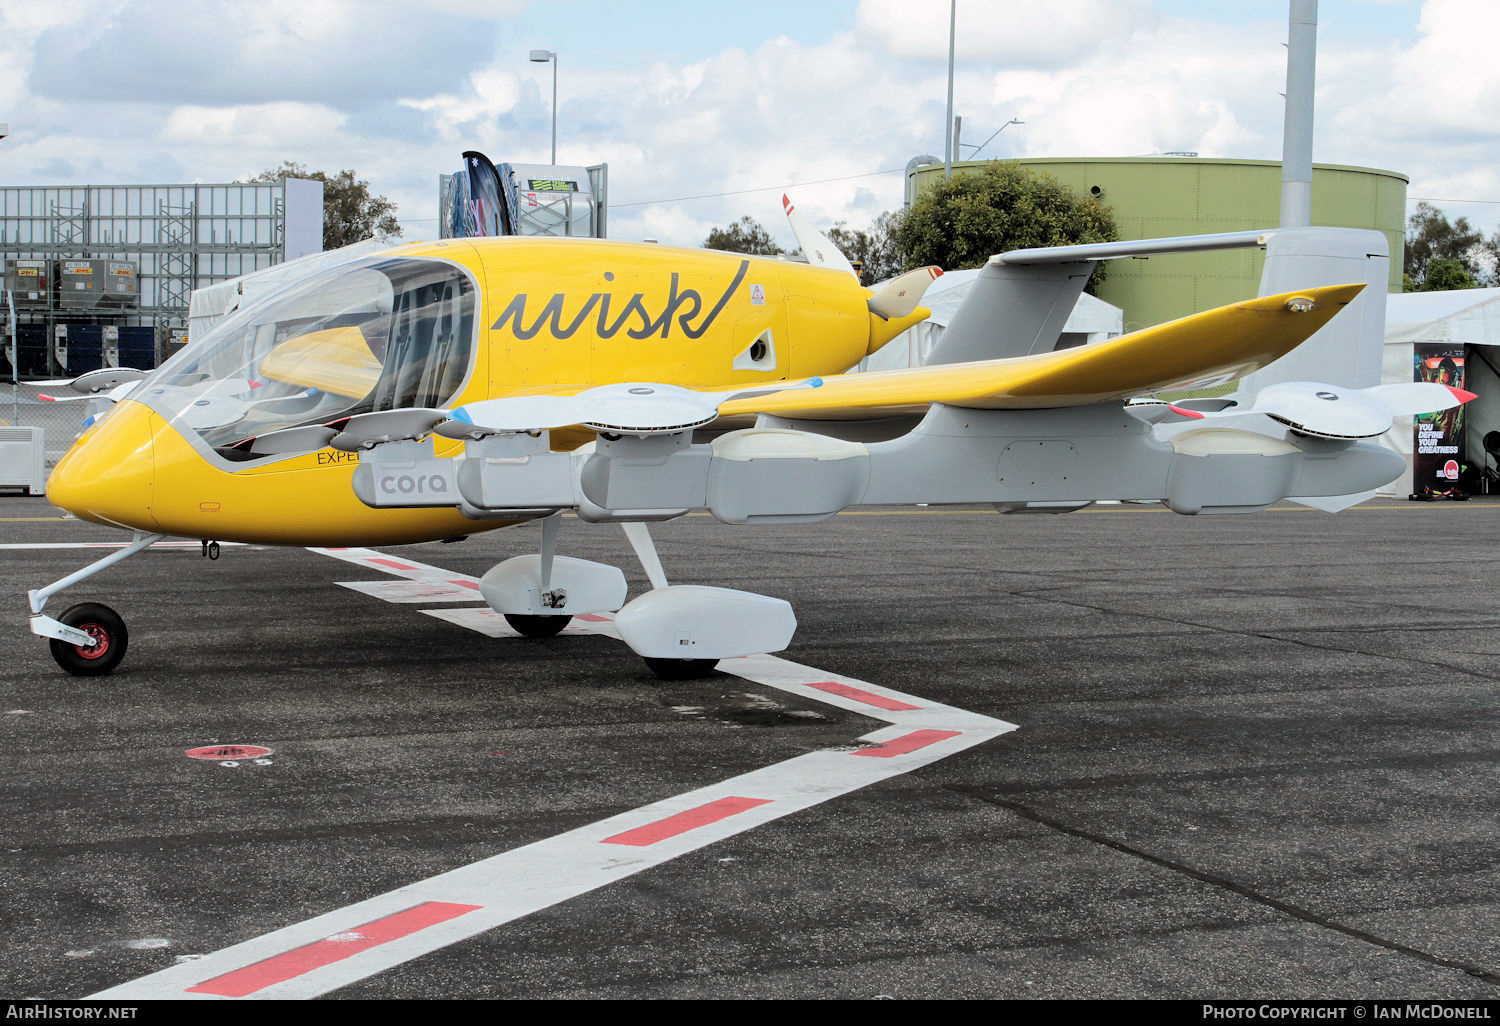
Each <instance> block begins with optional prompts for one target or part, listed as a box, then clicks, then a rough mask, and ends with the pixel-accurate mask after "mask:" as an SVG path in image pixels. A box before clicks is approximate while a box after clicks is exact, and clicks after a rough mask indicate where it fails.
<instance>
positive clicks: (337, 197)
mask: <svg viewBox="0 0 1500 1026" xmlns="http://www.w3.org/2000/svg"><path fill="white" fill-rule="evenodd" d="M283 178H308V179H312V180H314V181H318V182H322V183H323V249H324V250H330V249H338V248H339V247H340V246H349V245H352V244H354V243H356V242H363V241H364V240H365V239H373V238H381V239H391V238H399V237H400V236H401V226H400V225H399V224H397V223H396V204H395V203H394V202H392V201H391V200H388V199H386V198H385V197H384V196H371V195H370V183H369V182H367V181H365V180H364V179H362V178H358V177H356V176H355V174H354V172H353V171H350V170H347V169H346V170H343V171H340V172H339V173H338V174H334V175H329V174H326V173H324V172H322V171H309V170H308V169H307V168H306V167H304V166H303V165H301V164H297V163H294V162H292V161H290V160H287V161H283V162H282V165H281V166H280V167H273V168H269V169H267V170H265V171H262V172H261V173H260V174H258V175H256V176H255V177H254V178H251V179H248V180H249V181H252V182H279V181H281V180H282V179H283Z"/></svg>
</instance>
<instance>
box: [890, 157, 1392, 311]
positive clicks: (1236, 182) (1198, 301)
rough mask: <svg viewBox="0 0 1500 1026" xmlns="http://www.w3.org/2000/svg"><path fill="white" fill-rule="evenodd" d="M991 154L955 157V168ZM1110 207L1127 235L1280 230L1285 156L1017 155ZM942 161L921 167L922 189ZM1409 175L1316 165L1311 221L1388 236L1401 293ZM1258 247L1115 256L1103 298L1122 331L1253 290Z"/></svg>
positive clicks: (969, 165) (1221, 302)
mask: <svg viewBox="0 0 1500 1026" xmlns="http://www.w3.org/2000/svg"><path fill="white" fill-rule="evenodd" d="M985 163H988V162H987V161H985V162H980V161H964V162H962V163H956V164H954V165H953V173H954V174H962V173H964V171H965V169H967V168H975V167H982V166H983V165H984V164H985ZM1017 163H1019V164H1020V165H1021V166H1023V167H1027V168H1030V169H1031V170H1033V171H1038V172H1042V173H1045V174H1049V175H1051V176H1052V177H1053V178H1055V179H1057V180H1058V181H1060V182H1062V183H1063V184H1064V185H1067V186H1068V187H1070V188H1071V189H1072V190H1073V191H1074V192H1075V193H1077V194H1078V195H1080V196H1088V195H1093V196H1096V197H1098V198H1099V200H1100V202H1102V203H1103V204H1105V205H1106V206H1108V207H1109V208H1110V209H1111V211H1112V212H1113V214H1114V219H1115V224H1116V225H1117V226H1118V227H1119V229H1120V238H1121V239H1157V238H1166V237H1170V236H1175V235H1207V234H1211V233H1214V232H1238V231H1246V230H1249V229H1255V228H1274V227H1276V225H1277V224H1278V223H1279V222H1280V220H1281V164H1280V162H1278V161H1274V160H1217V159H1203V158H1198V157H1120V158H1112V159H1105V158H1100V159H1095V158H1089V157H1065V158H1055V159H1040V158H1036V159H1025V160H1019V161H1017ZM942 174H943V168H942V165H940V164H939V165H930V164H929V165H924V166H922V167H920V168H919V169H917V171H916V172H915V177H916V182H915V183H914V185H915V188H916V190H917V192H918V193H920V192H921V190H922V189H923V188H924V186H925V184H926V183H927V182H930V181H932V180H934V179H935V178H940V177H941V176H942ZM1407 183H1408V179H1407V177H1406V176H1405V175H1403V174H1399V173H1397V172H1395V171H1381V170H1378V169H1376V168H1368V167H1346V166H1342V165H1338V164H1314V165H1313V177H1312V223H1313V224H1315V225H1329V226H1333V227H1338V228H1371V229H1374V230H1376V231H1380V232H1384V233H1385V237H1386V239H1387V240H1388V241H1389V243H1390V250H1391V274H1390V291H1392V292H1400V291H1401V256H1402V246H1403V243H1404V241H1405V237H1406V186H1407ZM1263 261H1264V254H1263V253H1261V251H1260V250H1258V249H1251V250H1228V251H1225V252H1222V253H1198V254H1171V255H1167V256H1153V257H1151V258H1149V259H1130V260H1115V261H1112V262H1111V263H1110V264H1109V267H1108V278H1107V280H1106V281H1105V282H1104V285H1103V287H1102V288H1100V290H1099V298H1100V299H1103V300H1105V301H1106V302H1108V303H1113V304H1114V305H1115V306H1118V307H1120V308H1121V309H1122V310H1124V311H1125V330H1126V331H1134V330H1136V329H1137V328H1143V327H1148V326H1149V325H1152V324H1160V323H1161V322H1163V321H1170V320H1173V319H1174V318H1177V317H1184V316H1186V315H1187V314H1190V313H1197V312H1199V311H1202V310H1210V309H1213V308H1214V307H1216V306H1223V305H1225V304H1226V303H1233V302H1237V301H1238V300H1241V299H1246V298H1248V297H1250V296H1253V295H1255V292H1256V289H1257V288H1258V287H1259V285H1260V269H1261V264H1262V262H1263Z"/></svg>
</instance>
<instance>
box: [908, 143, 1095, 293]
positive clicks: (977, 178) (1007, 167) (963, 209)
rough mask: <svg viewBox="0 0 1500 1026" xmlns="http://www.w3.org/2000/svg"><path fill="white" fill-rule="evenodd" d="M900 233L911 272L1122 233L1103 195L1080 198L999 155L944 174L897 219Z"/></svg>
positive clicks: (958, 266) (1092, 285) (954, 267)
mask: <svg viewBox="0 0 1500 1026" xmlns="http://www.w3.org/2000/svg"><path fill="white" fill-rule="evenodd" d="M893 234H894V237H895V241H896V245H897V247H898V248H899V249H900V251H901V253H902V255H903V257H904V261H905V266H906V267H907V268H908V269H910V268H914V267H921V266H923V265H925V264H937V265H938V266H939V267H941V268H943V269H944V270H945V271H956V270H960V269H962V268H966V267H981V266H983V264H984V262H985V261H986V260H988V259H989V258H990V257H991V256H993V255H994V254H996V253H1004V252H1006V251H1007V250H1012V249H1029V248H1031V247H1034V246H1066V245H1072V244H1075V243H1085V242H1113V241H1115V240H1116V239H1118V238H1119V231H1118V230H1117V229H1116V228H1115V222H1114V218H1113V217H1112V216H1110V211H1109V208H1108V207H1106V206H1104V205H1103V204H1101V203H1100V202H1099V201H1098V200H1096V199H1093V198H1091V197H1079V196H1076V195H1074V193H1073V190H1071V189H1069V188H1068V187H1067V186H1065V185H1063V184H1062V183H1061V182H1059V181H1057V180H1056V179H1055V178H1053V177H1052V176H1051V175H1047V174H1040V173H1038V172H1035V171H1032V170H1030V169H1028V168H1024V167H1022V166H1020V165H1019V164H1017V163H1016V162H1015V161H998V160H996V161H991V162H989V163H988V164H986V165H985V166H984V167H983V168H982V169H980V170H979V171H977V172H976V171H966V172H965V173H963V174H956V175H954V176H953V177H952V178H946V179H943V178H940V179H938V180H937V183H936V184H935V185H933V186H932V187H930V188H929V189H927V191H926V192H924V193H923V194H922V196H921V197H920V198H919V199H918V200H917V201H916V202H914V203H913V204H912V205H911V206H910V207H909V208H907V210H906V213H905V214H904V215H902V216H901V217H900V218H899V219H898V220H897V222H896V224H895V226H894V233H893ZM1102 267H1103V264H1102V262H1101V263H1100V264H1099V265H1097V266H1096V267H1095V270H1094V276H1093V277H1092V278H1091V279H1090V280H1089V291H1090V292H1092V291H1093V290H1094V289H1095V288H1096V287H1097V286H1098V284H1099V283H1100V282H1101V281H1103V280H1104V275H1103V273H1102Z"/></svg>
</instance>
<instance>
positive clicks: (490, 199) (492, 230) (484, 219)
mask: <svg viewBox="0 0 1500 1026" xmlns="http://www.w3.org/2000/svg"><path fill="white" fill-rule="evenodd" d="M464 170H465V171H467V172H468V174H469V202H470V204H471V205H472V209H473V211H474V234H475V235H487V236H496V235H510V234H512V233H511V231H510V226H509V225H508V224H507V223H506V221H507V220H508V219H507V217H506V212H505V200H504V199H503V198H502V197H501V195H500V173H499V172H498V171H496V170H495V165H494V164H492V163H490V158H489V157H486V156H485V155H484V154H483V153H480V152H479V151H478V150H464Z"/></svg>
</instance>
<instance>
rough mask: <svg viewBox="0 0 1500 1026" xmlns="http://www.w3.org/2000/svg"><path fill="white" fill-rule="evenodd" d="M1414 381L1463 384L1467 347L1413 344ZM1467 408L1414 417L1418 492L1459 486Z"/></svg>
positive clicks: (1414, 478) (1414, 469) (1415, 487)
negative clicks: (1465, 410)
mask: <svg viewBox="0 0 1500 1026" xmlns="http://www.w3.org/2000/svg"><path fill="white" fill-rule="evenodd" d="M1411 348H1412V359H1413V380H1415V381H1436V382H1437V383H1438V384H1440V385H1452V386H1453V387H1454V388H1463V387H1464V347H1463V346H1462V345H1461V344H1456V343H1453V342H1416V343H1413V344H1412V347H1411ZM1463 417H1464V408H1463V407H1462V406H1455V407H1454V408H1453V409H1451V410H1442V411H1440V412H1438V413H1424V414H1421V415H1420V416H1417V417H1413V418H1412V423H1411V426H1412V449H1411V451H1412V485H1413V490H1414V491H1415V492H1416V493H1417V494H1419V495H1420V494H1422V493H1424V492H1426V491H1428V490H1430V491H1434V492H1445V491H1447V490H1448V489H1450V488H1457V487H1458V475H1459V473H1460V471H1461V470H1462V469H1463V466H1464V421H1463Z"/></svg>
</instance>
